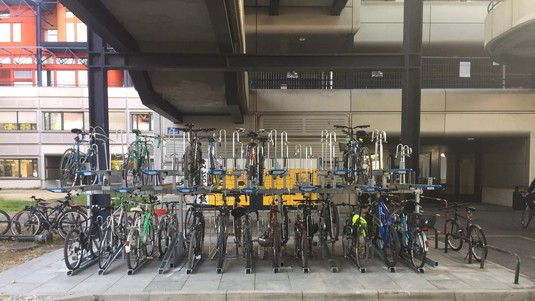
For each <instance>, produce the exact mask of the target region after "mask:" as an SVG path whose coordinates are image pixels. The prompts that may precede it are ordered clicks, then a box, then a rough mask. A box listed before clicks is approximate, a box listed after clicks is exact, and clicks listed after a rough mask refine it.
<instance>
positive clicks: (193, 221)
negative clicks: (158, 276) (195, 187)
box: [184, 196, 205, 274]
mask: <svg viewBox="0 0 535 301" xmlns="http://www.w3.org/2000/svg"><path fill="white" fill-rule="evenodd" d="M204 203H205V196H200V197H196V199H195V200H194V202H193V203H192V204H191V206H190V207H189V208H188V210H187V211H186V219H185V224H184V238H185V239H184V242H185V247H186V250H188V262H187V264H188V269H187V271H186V273H187V274H190V273H191V272H192V271H193V268H194V267H195V264H196V263H197V262H198V260H200V259H201V256H202V249H203V245H204V229H205V221H204V215H203V205H204Z"/></svg>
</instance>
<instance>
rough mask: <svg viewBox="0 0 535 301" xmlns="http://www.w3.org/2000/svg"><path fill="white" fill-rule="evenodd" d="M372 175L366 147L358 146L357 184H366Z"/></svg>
mask: <svg viewBox="0 0 535 301" xmlns="http://www.w3.org/2000/svg"><path fill="white" fill-rule="evenodd" d="M371 176H372V159H371V155H370V151H369V150H368V148H367V147H365V146H363V147H361V148H360V151H359V154H358V157H357V175H356V177H357V184H362V185H368V181H369V179H371Z"/></svg>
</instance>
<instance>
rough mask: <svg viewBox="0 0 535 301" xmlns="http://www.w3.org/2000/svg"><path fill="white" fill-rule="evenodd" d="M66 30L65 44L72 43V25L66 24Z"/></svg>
mask: <svg viewBox="0 0 535 301" xmlns="http://www.w3.org/2000/svg"><path fill="white" fill-rule="evenodd" d="M65 30H66V41H65V42H74V41H75V39H74V23H72V22H68V23H67V27H66V28H65Z"/></svg>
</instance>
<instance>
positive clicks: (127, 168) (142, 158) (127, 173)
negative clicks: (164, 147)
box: [123, 130, 162, 186]
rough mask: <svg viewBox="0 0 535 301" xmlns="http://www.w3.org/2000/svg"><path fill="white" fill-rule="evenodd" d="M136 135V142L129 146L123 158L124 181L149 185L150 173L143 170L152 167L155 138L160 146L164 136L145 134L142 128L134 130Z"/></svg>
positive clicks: (130, 183)
mask: <svg viewBox="0 0 535 301" xmlns="http://www.w3.org/2000/svg"><path fill="white" fill-rule="evenodd" d="M132 133H134V134H135V135H136V137H135V140H134V142H132V143H131V144H130V146H128V151H127V153H126V154H125V157H124V160H123V181H124V182H125V183H126V185H127V186H128V185H134V186H140V185H147V184H149V182H150V177H151V176H150V175H147V174H144V173H143V171H145V170H150V169H151V165H152V164H151V159H150V156H151V151H150V149H151V147H152V145H153V140H154V141H156V147H157V148H159V147H160V144H161V142H162V138H161V137H160V136H159V135H145V134H142V133H141V131H140V130H132Z"/></svg>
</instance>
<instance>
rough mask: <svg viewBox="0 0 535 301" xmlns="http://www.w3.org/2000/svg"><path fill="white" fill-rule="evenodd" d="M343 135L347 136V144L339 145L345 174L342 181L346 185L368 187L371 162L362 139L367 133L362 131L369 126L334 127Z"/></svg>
mask: <svg viewBox="0 0 535 301" xmlns="http://www.w3.org/2000/svg"><path fill="white" fill-rule="evenodd" d="M334 127H335V128H337V129H341V130H342V132H343V133H345V134H347V135H348V138H347V139H346V141H347V143H340V144H339V145H340V151H342V152H343V164H344V165H343V166H344V170H345V171H346V172H345V176H344V179H345V181H346V183H347V184H362V185H368V180H369V179H371V176H372V160H371V156H370V151H369V150H368V148H367V147H365V146H363V145H362V144H363V141H364V139H363V137H364V136H366V135H367V133H366V132H365V131H363V130H357V129H364V128H368V127H370V126H369V125H357V126H354V127H351V126H345V125H335V126H334Z"/></svg>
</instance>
